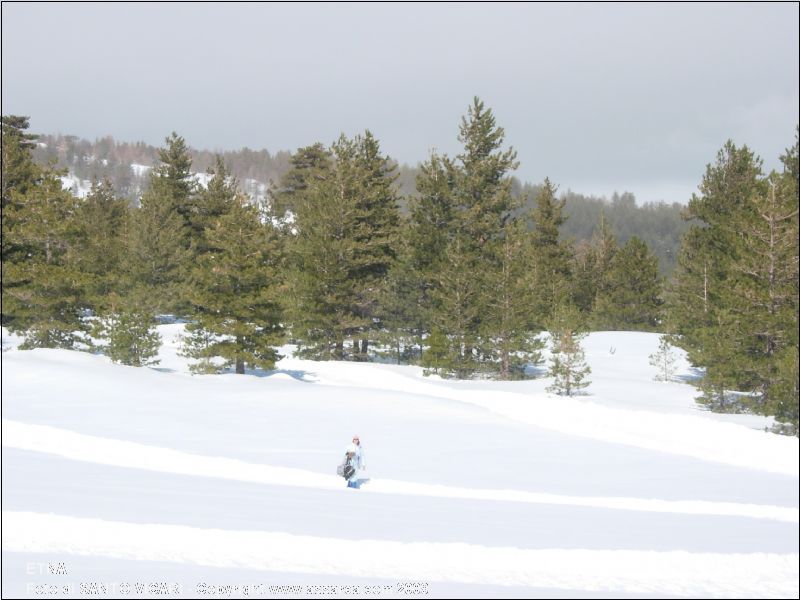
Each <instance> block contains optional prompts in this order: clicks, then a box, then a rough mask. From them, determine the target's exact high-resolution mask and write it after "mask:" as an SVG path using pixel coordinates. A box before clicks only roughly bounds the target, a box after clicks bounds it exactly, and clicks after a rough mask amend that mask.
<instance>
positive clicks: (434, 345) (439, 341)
mask: <svg viewBox="0 0 800 600" xmlns="http://www.w3.org/2000/svg"><path fill="white" fill-rule="evenodd" d="M426 345H427V348H426V349H425V351H424V352H423V353H422V360H421V363H422V366H423V367H425V371H424V373H425V375H429V374H430V373H447V372H448V371H449V370H450V368H451V364H450V362H449V360H450V358H451V357H452V353H451V352H450V349H449V347H448V346H449V342H448V339H447V336H446V335H445V334H444V333H442V330H441V329H439V328H438V327H434V328H433V329H432V331H431V333H430V335H429V336H428V339H427V340H426Z"/></svg>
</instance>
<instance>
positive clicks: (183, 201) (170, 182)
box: [129, 132, 205, 314]
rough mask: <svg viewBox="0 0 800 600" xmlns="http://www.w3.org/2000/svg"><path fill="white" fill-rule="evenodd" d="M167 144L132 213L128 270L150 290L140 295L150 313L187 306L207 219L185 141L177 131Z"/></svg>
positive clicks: (162, 149) (183, 309) (167, 139)
mask: <svg viewBox="0 0 800 600" xmlns="http://www.w3.org/2000/svg"><path fill="white" fill-rule="evenodd" d="M165 144H166V145H165V146H164V147H163V148H161V149H160V150H159V151H158V156H159V160H160V164H159V165H157V166H156V167H154V168H153V169H152V170H151V172H150V183H149V187H148V189H147V191H146V192H145V193H144V194H143V195H142V198H141V205H140V207H139V209H138V210H137V211H135V212H134V215H133V219H132V223H131V235H130V238H129V244H130V253H131V265H130V268H131V270H132V271H133V272H134V273H135V277H134V279H135V281H137V283H138V285H140V286H141V287H143V288H144V290H146V291H145V293H143V294H141V297H142V299H143V300H145V301H146V302H147V304H146V306H145V307H143V308H145V309H146V312H153V313H159V312H171V313H178V314H180V313H183V312H185V311H186V310H187V309H188V301H187V298H186V287H185V286H186V281H185V274H186V273H187V272H188V270H189V269H188V265H189V264H190V262H191V260H192V258H193V252H194V250H193V248H196V247H197V244H198V242H199V238H200V236H201V232H202V229H203V224H204V223H203V219H204V218H205V217H204V215H201V214H200V213H199V211H198V206H197V183H196V181H195V179H194V177H193V176H192V173H191V166H192V159H191V155H190V154H189V149H188V148H187V147H186V142H185V141H184V139H183V138H182V137H180V136H178V135H177V134H176V133H174V132H173V133H172V135H170V136H169V137H167V138H166V140H165Z"/></svg>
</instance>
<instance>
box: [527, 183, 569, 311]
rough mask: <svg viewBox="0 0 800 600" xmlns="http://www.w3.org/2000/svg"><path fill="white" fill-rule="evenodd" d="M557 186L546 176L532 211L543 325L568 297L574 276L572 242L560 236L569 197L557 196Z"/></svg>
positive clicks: (536, 307)
mask: <svg viewBox="0 0 800 600" xmlns="http://www.w3.org/2000/svg"><path fill="white" fill-rule="evenodd" d="M556 189H557V188H556V186H555V185H553V183H552V182H551V181H550V179H545V180H544V185H543V186H542V188H541V190H540V191H539V194H538V196H537V199H536V208H535V209H534V210H533V214H532V221H533V235H532V242H533V256H532V267H533V269H534V274H535V283H534V290H533V294H532V298H533V300H534V304H533V307H532V308H533V313H534V315H536V319H537V321H538V324H539V326H540V327H541V326H542V325H543V324H544V323H545V322H546V321H547V320H549V319H550V318H551V317H552V314H553V310H554V308H555V307H556V306H557V305H558V304H560V303H562V302H563V301H564V300H565V299H566V295H567V290H568V285H569V281H570V276H571V269H570V258H571V257H570V254H571V253H570V249H569V246H568V245H567V244H565V243H563V242H560V241H559V239H558V235H559V228H560V227H561V225H563V224H564V223H565V222H566V220H567V218H566V216H565V215H564V213H563V210H564V204H565V203H566V200H565V199H561V200H557V199H556V195H555V194H556Z"/></svg>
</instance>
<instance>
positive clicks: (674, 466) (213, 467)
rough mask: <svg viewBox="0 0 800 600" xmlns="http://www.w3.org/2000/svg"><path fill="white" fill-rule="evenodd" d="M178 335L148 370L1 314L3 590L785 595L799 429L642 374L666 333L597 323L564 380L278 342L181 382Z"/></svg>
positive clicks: (169, 335) (684, 370)
mask: <svg viewBox="0 0 800 600" xmlns="http://www.w3.org/2000/svg"><path fill="white" fill-rule="evenodd" d="M181 329H182V326H181V325H164V326H162V327H160V331H161V334H162V337H163V341H164V345H163V347H162V352H161V363H160V365H159V366H158V368H155V369H136V368H132V367H124V366H119V365H114V364H112V363H111V362H110V361H109V360H108V359H106V358H104V357H101V356H93V355H89V354H85V353H78V352H71V351H63V350H41V349H40V350H33V351H19V350H17V349H16V346H17V344H18V342H19V340H18V339H17V338H14V337H13V336H8V335H7V334H6V332H5V331H4V332H3V349H4V352H3V370H2V376H3V379H2V392H3V422H2V434H3V437H2V443H3V458H2V467H3V470H2V479H3V481H2V483H3V530H2V549H3V583H2V588H3V589H2V592H3V596H4V597H6V596H15V597H17V596H18V597H43V596H42V594H47V593H49V592H54V593H55V594H56V595H49V596H48V597H67V596H66V595H63V592H64V591H65V586H67V588H66V592H67V595H69V593H70V592H72V593H74V595H75V596H80V595H81V592H82V591H83V592H85V594H83V595H84V596H86V595H92V596H94V597H104V596H108V597H116V596H120V595H126V591H127V592H128V594H129V595H131V596H135V597H146V596H160V597H164V596H165V595H166V596H167V597H197V596H201V595H202V596H203V597H252V596H256V597H308V596H322V597H324V596H326V595H327V596H329V597H330V596H348V597H372V598H381V597H385V598H388V597H393V598H405V597H414V596H420V595H422V596H428V597H453V596H455V597H548V598H552V597H573V596H581V597H587V596H588V597H609V598H611V597H613V598H622V597H797V596H798V593H799V590H798V551H799V550H798V545H799V544H800V542H799V541H798V539H799V535H798V514H799V511H798V495H799V492H798V440H797V438H790V437H783V436H777V435H774V434H771V433H765V432H764V431H763V429H764V427H765V426H769V425H770V424H771V423H770V421H769V420H768V419H764V418H762V417H754V416H746V415H717V414H712V413H709V412H706V411H704V410H702V409H701V408H699V407H698V406H696V405H695V403H694V401H693V397H694V396H695V395H696V390H695V389H694V388H693V387H692V386H690V385H689V384H688V383H686V381H687V380H688V379H690V378H692V377H693V376H696V374H695V373H693V372H692V369H691V368H690V366H689V365H688V364H687V363H686V362H685V360H683V362H680V368H679V371H678V377H677V379H678V381H676V382H671V383H657V382H655V381H653V376H654V375H655V369H654V368H653V367H652V366H650V365H649V363H648V355H649V354H651V353H653V352H655V350H656V349H657V346H658V336H657V335H654V334H643V333H628V332H604V333H595V334H592V335H590V336H589V337H588V338H587V339H586V340H585V343H584V347H585V349H586V357H587V360H588V362H589V364H590V365H591V367H592V375H591V380H592V385H591V386H590V387H589V388H588V393H587V395H585V396H581V397H577V398H563V397H558V396H554V395H551V394H548V393H547V392H546V391H545V388H546V387H547V385H548V384H549V383H550V382H549V381H548V379H547V378H544V377H541V378H539V379H535V380H529V381H520V382H492V381H471V382H464V381H445V380H440V379H438V378H435V377H431V378H427V377H424V376H423V375H422V371H421V369H419V368H417V367H407V366H396V365H387V364H373V363H370V364H365V363H337V362H314V361H305V360H300V359H295V358H292V357H291V348H290V347H287V348H285V349H284V351H283V353H284V354H286V355H287V357H286V358H284V359H283V360H282V361H281V362H280V363H279V365H278V369H277V370H276V371H273V372H268V373H267V372H251V373H248V374H247V375H244V376H237V375H233V374H230V375H216V376H214V375H203V376H192V375H190V374H189V372H188V368H187V365H186V362H185V360H184V359H183V358H181V357H180V356H178V354H177V348H178V336H179V334H180V333H181ZM354 433H358V434H360V436H361V439H362V441H363V444H364V447H365V451H366V457H367V467H368V468H367V470H366V472H365V475H366V476H368V477H369V478H370V479H369V481H368V482H366V483H365V484H364V485H363V487H362V488H361V489H360V490H351V489H346V488H345V482H344V480H342V479H341V478H339V477H337V476H336V475H335V468H336V465H337V464H338V462H339V461H340V459H341V455H342V453H343V451H344V447H345V445H346V444H347V443H348V442H349V441H350V438H351V436H352V435H353V434H354ZM31 565H33V567H32V566H31ZM37 565H38V566H37ZM48 565H49V566H48ZM53 565H56V567H57V568H56V569H55V570H56V571H58V570H59V568H63V569H64V570H65V571H66V574H53V573H50V572H49V569H50V568H51V567H53ZM59 565H60V566H59ZM82 584H86V587H82ZM137 584H138V586H140V587H137ZM126 585H127V586H128V587H127V588H126V587H124V586H126ZM36 586H39V587H38V588H37V587H36ZM69 586H72V587H71V588H70V587H69ZM225 586H231V587H225ZM232 586H238V587H236V588H234V587H232ZM247 586H250V587H247ZM37 592H38V595H37ZM140 592H141V593H140ZM164 592H166V593H164ZM171 592H174V593H171ZM59 593H62V595H60V596H59V595H57V594H59Z"/></svg>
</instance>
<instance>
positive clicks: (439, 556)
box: [2, 511, 800, 598]
mask: <svg viewBox="0 0 800 600" xmlns="http://www.w3.org/2000/svg"><path fill="white" fill-rule="evenodd" d="M2 537H3V549H4V550H6V551H10V552H49V553H53V554H59V553H68V554H73V555H95V556H96V555H102V556H107V557H113V558H119V559H133V560H155V561H167V562H174V563H189V564H197V565H203V566H208V567H223V568H244V569H252V570H255V571H265V570H266V571H280V572H287V573H320V574H328V575H337V576H350V577H385V578H391V579H397V580H414V581H431V582H458V583H475V584H478V583H484V582H486V581H491V582H492V583H494V584H496V585H505V586H530V587H551V588H560V589H574V590H581V591H607V590H617V591H623V592H631V593H639V594H644V593H657V594H664V595H667V596H693V597H757V598H763V597H797V595H798V560H799V559H800V557H798V555H797V554H786V555H778V554H765V553H753V554H716V553H691V552H684V551H673V552H654V551H630V550H562V549H545V550H528V549H519V548H512V547H505V548H488V547H484V546H479V545H471V544H462V543H420V542H410V543H409V542H390V541H376V540H359V541H353V540H343V539H335V538H323V537H314V536H301V535H291V534H286V533H274V532H266V531H226V530H219V529H200V528H192V527H185V526H178V525H158V524H147V525H142V524H133V523H124V522H119V521H105V520H101V519H87V518H76V517H67V516H61V515H54V514H36V513H28V512H10V511H4V512H3V534H2ZM156 540H157V543H156ZM576 565H580V568H577V569H576Z"/></svg>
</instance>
